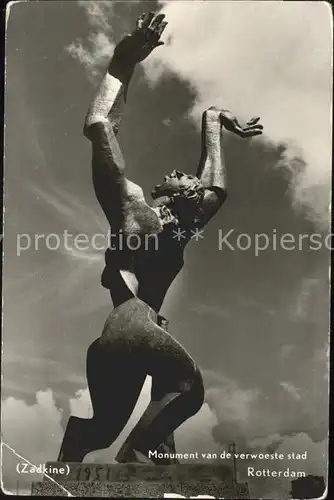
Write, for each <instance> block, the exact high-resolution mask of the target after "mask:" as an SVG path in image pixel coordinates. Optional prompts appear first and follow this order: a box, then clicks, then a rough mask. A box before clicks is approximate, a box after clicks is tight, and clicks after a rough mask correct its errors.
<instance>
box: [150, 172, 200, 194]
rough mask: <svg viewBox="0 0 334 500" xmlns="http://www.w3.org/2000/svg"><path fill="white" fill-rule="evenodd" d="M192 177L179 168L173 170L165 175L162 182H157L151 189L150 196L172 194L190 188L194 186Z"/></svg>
mask: <svg viewBox="0 0 334 500" xmlns="http://www.w3.org/2000/svg"><path fill="white" fill-rule="evenodd" d="M194 179H195V177H194V176H193V175H187V174H184V173H183V172H180V171H179V170H173V172H171V173H170V174H169V175H165V177H164V182H163V183H162V184H157V185H156V186H155V187H154V188H153V189H152V192H151V194H152V198H153V199H156V198H159V197H160V196H173V195H175V194H176V193H179V192H180V191H184V190H185V189H191V188H192V187H194Z"/></svg>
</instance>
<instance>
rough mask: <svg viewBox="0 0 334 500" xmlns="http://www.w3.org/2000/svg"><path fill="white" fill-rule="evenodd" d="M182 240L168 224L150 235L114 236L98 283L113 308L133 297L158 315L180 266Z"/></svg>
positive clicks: (182, 252) (173, 227) (183, 245)
mask: <svg viewBox="0 0 334 500" xmlns="http://www.w3.org/2000/svg"><path fill="white" fill-rule="evenodd" d="M186 241H187V240H186V239H185V238H178V237H177V233H176V232H175V226H172V225H166V226H164V229H163V231H161V232H160V233H156V234H151V235H148V234H144V235H143V234H142V235H138V234H134V235H128V236H126V235H125V234H124V233H119V234H117V235H114V237H113V238H112V241H111V247H110V249H109V250H107V252H106V267H105V270H104V272H103V275H102V284H103V286H105V287H106V288H108V289H109V290H110V292H111V296H112V299H113V303H114V305H115V306H117V305H119V304H121V303H122V302H124V301H125V300H128V299H129V298H132V297H133V296H137V297H138V298H139V299H141V300H142V301H143V302H145V303H146V304H148V305H149V306H150V307H152V309H154V310H155V311H157V312H158V311H159V310H160V307H161V305H162V302H163V299H164V297H165V295H166V293H167V291H168V288H169V286H170V285H171V283H172V282H173V280H174V279H175V277H176V276H177V274H178V273H179V272H180V270H181V269H182V267H183V262H184V261H183V254H184V247H185V243H186ZM131 278H134V280H132V279H131ZM131 281H132V283H131ZM134 282H135V285H134V286H133V283H134ZM131 285H132V286H131Z"/></svg>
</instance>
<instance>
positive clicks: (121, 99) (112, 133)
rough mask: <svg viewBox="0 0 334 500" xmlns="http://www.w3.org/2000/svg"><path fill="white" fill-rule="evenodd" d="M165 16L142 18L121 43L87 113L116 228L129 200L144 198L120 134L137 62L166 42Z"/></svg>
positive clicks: (99, 182) (101, 188)
mask: <svg viewBox="0 0 334 500" xmlns="http://www.w3.org/2000/svg"><path fill="white" fill-rule="evenodd" d="M163 19H164V15H158V16H156V17H154V14H153V13H151V12H150V13H148V14H143V15H141V16H140V17H139V18H138V20H137V24H136V29H135V31H134V32H133V33H132V34H130V35H128V36H126V37H125V38H123V40H121V41H120V42H119V43H118V44H117V46H116V48H115V51H114V54H113V56H112V58H111V61H110V63H109V66H108V70H107V72H106V74H105V75H104V77H103V79H102V82H101V84H100V86H99V87H98V89H97V92H96V95H95V97H94V98H93V100H92V102H91V104H90V106H89V108H88V112H87V114H86V119H85V124H84V129H83V131H84V135H85V136H86V137H87V138H88V139H89V140H90V141H91V142H92V146H93V183H94V188H95V193H96V196H97V199H98V201H99V203H100V205H101V207H102V209H103V211H104V213H105V215H106V217H107V219H108V221H109V223H110V224H111V225H112V226H113V227H114V228H115V227H118V228H120V227H122V225H123V222H124V221H123V220H122V219H124V206H125V202H128V201H129V200H135V201H137V200H138V199H142V198H143V192H142V190H141V188H140V187H139V186H137V185H136V184H134V183H132V182H130V181H128V180H127V179H126V178H125V176H124V168H125V162H124V158H123V155H122V151H121V149H120V146H119V144H118V141H117V138H116V135H117V132H118V129H119V126H120V122H121V119H122V116H123V113H124V106H125V102H126V95H127V90H128V86H129V84H130V80H131V77H132V75H133V72H134V69H135V66H136V64H138V63H139V62H141V61H143V60H144V59H145V58H146V57H147V56H148V55H149V54H150V53H151V52H152V50H153V49H154V48H155V47H158V46H159V45H162V44H163V42H161V41H160V40H159V39H160V35H161V33H162V32H163V30H164V28H165V26H166V25H167V23H166V22H164V21H163ZM127 206H128V205H127ZM130 209H131V207H130Z"/></svg>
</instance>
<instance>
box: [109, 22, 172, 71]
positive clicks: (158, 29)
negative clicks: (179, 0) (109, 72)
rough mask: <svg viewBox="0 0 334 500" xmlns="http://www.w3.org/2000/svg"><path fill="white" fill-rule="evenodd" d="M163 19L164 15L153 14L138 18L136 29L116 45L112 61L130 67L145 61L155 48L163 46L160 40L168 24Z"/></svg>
mask: <svg viewBox="0 0 334 500" xmlns="http://www.w3.org/2000/svg"><path fill="white" fill-rule="evenodd" d="M164 18H165V15H164V14H158V15H157V16H155V15H154V13H153V12H148V13H147V14H142V15H141V16H139V18H138V19H137V23H136V29H135V30H134V31H133V32H132V33H131V34H130V35H127V36H126V37H125V38H123V40H121V41H120V42H119V43H118V44H117V45H116V48H115V51H114V55H113V59H114V60H116V61H117V62H119V63H121V64H128V65H131V66H134V65H135V64H137V63H139V62H141V61H143V60H144V59H146V58H147V56H149V55H150V54H151V52H152V51H153V50H154V49H155V48H156V47H159V46H160V45H163V44H164V42H162V41H161V40H160V37H161V35H162V33H163V31H164V29H165V28H166V26H167V24H168V23H167V22H166V21H164Z"/></svg>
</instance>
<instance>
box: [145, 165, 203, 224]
mask: <svg viewBox="0 0 334 500" xmlns="http://www.w3.org/2000/svg"><path fill="white" fill-rule="evenodd" d="M152 198H153V199H154V200H156V202H157V204H159V200H161V202H162V203H163V204H164V205H167V206H168V207H169V208H170V209H171V210H172V211H173V212H174V213H175V214H177V216H178V218H179V219H180V220H182V219H183V220H184V221H185V220H186V219H189V218H191V219H193V218H196V216H199V214H200V213H201V206H202V201H203V198H204V187H203V184H202V183H201V181H200V180H199V179H198V177H196V176H194V175H188V174H185V173H184V172H180V171H179V170H173V172H171V173H170V174H168V175H166V176H165V178H164V182H163V183H162V184H157V185H156V186H155V187H154V188H153V190H152Z"/></svg>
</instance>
